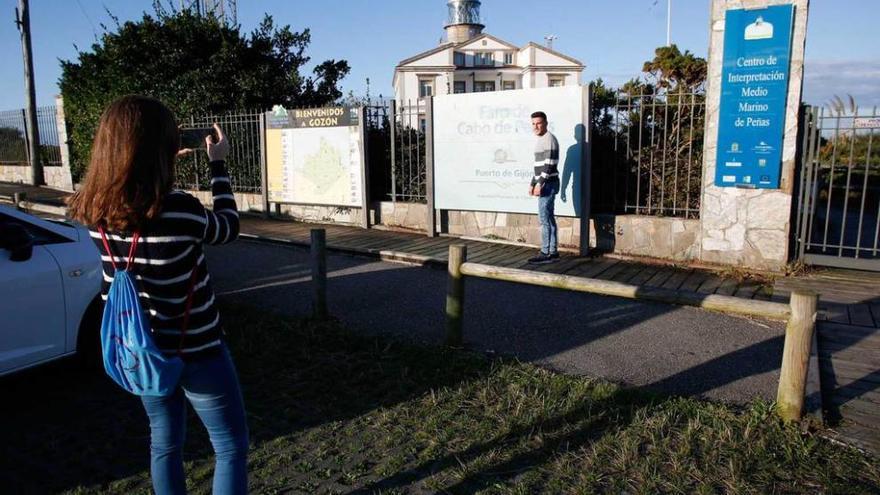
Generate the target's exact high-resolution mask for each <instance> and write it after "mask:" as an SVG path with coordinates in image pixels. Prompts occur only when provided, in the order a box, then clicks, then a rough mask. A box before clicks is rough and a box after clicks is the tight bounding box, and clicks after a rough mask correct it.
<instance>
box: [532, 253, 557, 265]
mask: <svg viewBox="0 0 880 495" xmlns="http://www.w3.org/2000/svg"><path fill="white" fill-rule="evenodd" d="M529 263H531V264H533V265H543V264H545V263H553V259H552V258H550V255H549V254H544V253H538V255H537V256H535V257H534V258H529Z"/></svg>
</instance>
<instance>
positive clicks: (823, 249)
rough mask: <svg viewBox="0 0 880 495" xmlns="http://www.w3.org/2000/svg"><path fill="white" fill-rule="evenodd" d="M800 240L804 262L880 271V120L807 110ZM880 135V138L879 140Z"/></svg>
mask: <svg viewBox="0 0 880 495" xmlns="http://www.w3.org/2000/svg"><path fill="white" fill-rule="evenodd" d="M802 118H803V123H804V124H805V125H804V126H803V129H804V133H803V142H802V148H801V169H800V177H799V184H798V185H799V200H798V209H797V223H796V225H795V228H796V239H797V249H798V251H797V256H798V258H799V259H800V260H802V261H803V262H804V263H807V264H811V265H824V266H833V267H839V268H855V269H860V270H871V271H880V117H878V115H877V107H874V108H873V109H872V110H871V111H869V112H867V111H861V112H860V110H859V108H858V107H856V106H855V105H852V106H851V107H850V108H849V109H844V108H843V105H840V106H838V107H837V108H834V109H826V108H819V107H812V106H811V107H804V109H803V117H802ZM875 134H877V135H878V136H877V137H876V138H875Z"/></svg>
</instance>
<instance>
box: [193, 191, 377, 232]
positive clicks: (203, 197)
mask: <svg viewBox="0 0 880 495" xmlns="http://www.w3.org/2000/svg"><path fill="white" fill-rule="evenodd" d="M187 192H188V193H190V194H192V195H193V196H195V197H197V198H198V199H199V201H201V202H202V204H204V205H205V206H207V207H210V206H211V191H187ZM234 194H235V201H236V203H237V204H238V210H239V211H242V212H248V213H262V212H263V198H262V196H261V195H260V194H252V193H234ZM270 206H271V208H272V209H271V211H272V214H273V215H277V216H281V217H289V218H291V219H293V220H297V221H302V222H319V223H340V224H345V225H360V224H361V216H360V215H361V213H360V212H361V209H360V208H344V207H336V206H313V205H287V204H277V203H271V204H270Z"/></svg>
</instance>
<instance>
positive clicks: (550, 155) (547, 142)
mask: <svg viewBox="0 0 880 495" xmlns="http://www.w3.org/2000/svg"><path fill="white" fill-rule="evenodd" d="M548 180H549V181H554V180H555V181H558V180H559V141H557V140H556V136H554V135H553V134H551V133H550V131H547V132H545V133H544V134H543V135H542V136H538V140H537V142H536V143H535V177H534V178H532V186H533V187H534V185H535V184H541V185H544V183H545V182H547V181H548Z"/></svg>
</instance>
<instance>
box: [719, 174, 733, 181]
mask: <svg viewBox="0 0 880 495" xmlns="http://www.w3.org/2000/svg"><path fill="white" fill-rule="evenodd" d="M721 182H736V176H735V175H725V176H723V177H721Z"/></svg>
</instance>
